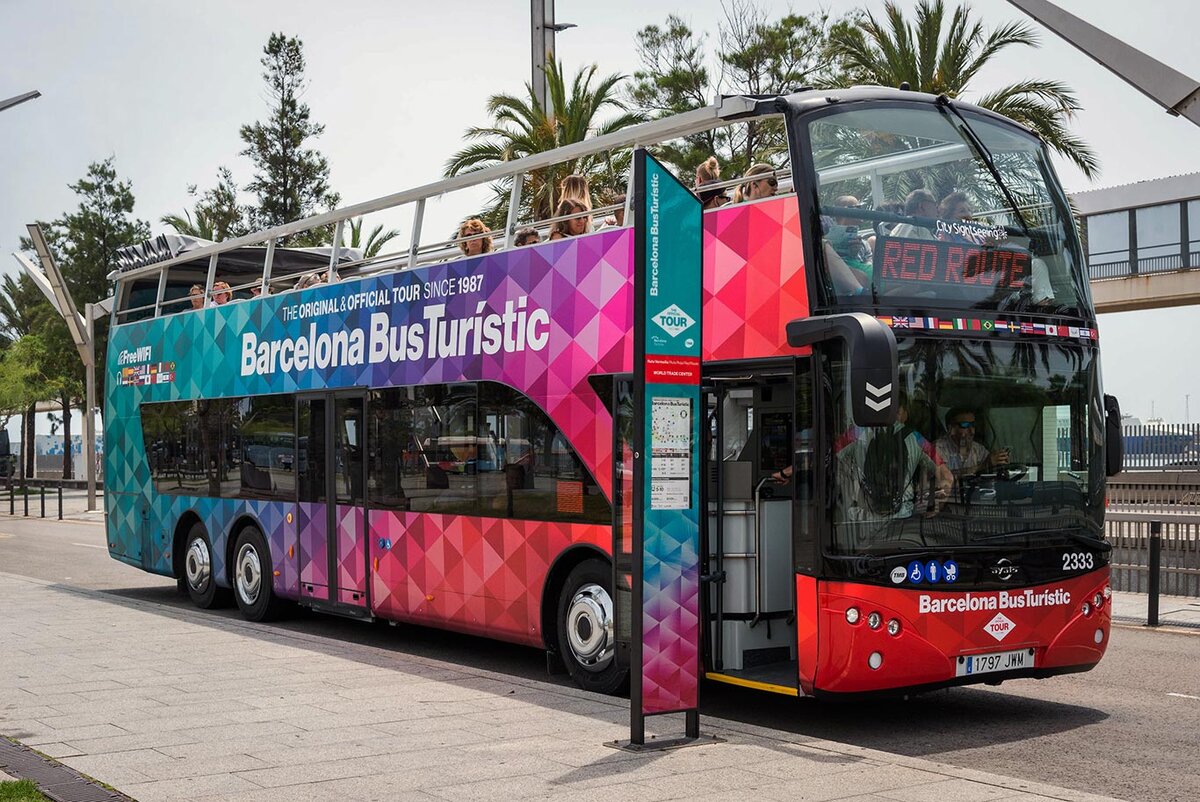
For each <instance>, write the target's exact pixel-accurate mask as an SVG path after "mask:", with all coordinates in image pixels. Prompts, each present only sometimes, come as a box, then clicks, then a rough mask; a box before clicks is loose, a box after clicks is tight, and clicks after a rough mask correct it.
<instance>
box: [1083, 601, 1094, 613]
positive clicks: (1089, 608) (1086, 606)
mask: <svg viewBox="0 0 1200 802" xmlns="http://www.w3.org/2000/svg"><path fill="white" fill-rule="evenodd" d="M1081 609H1082V610H1083V614H1084V615H1091V614H1092V605H1090V604H1088V603H1087V602H1084V603H1083V607H1082V608H1081Z"/></svg>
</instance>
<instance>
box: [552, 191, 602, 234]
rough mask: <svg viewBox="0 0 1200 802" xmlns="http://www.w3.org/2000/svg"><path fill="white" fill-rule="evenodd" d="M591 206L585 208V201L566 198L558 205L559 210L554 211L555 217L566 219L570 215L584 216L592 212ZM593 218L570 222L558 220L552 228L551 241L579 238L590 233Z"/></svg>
mask: <svg viewBox="0 0 1200 802" xmlns="http://www.w3.org/2000/svg"><path fill="white" fill-rule="evenodd" d="M591 210H592V209H591V207H590V206H585V205H584V203H583V201H580V200H577V199H575V198H564V199H563V201H562V202H561V203H559V204H558V208H557V209H555V210H554V216H555V217H565V216H567V215H570V214H582V213H584V212H590V211H591ZM591 219H592V218H591V217H590V216H585V217H574V218H572V219H570V220H556V221H555V222H554V224H553V225H552V226H550V239H552V240H557V239H566V238H567V237H578V236H580V235H582V234H586V233H587V232H588V228H590V226H591Z"/></svg>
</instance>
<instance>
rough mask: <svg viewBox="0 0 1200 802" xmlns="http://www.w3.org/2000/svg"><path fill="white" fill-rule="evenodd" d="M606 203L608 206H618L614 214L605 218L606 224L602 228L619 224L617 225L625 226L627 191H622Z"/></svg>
mask: <svg viewBox="0 0 1200 802" xmlns="http://www.w3.org/2000/svg"><path fill="white" fill-rule="evenodd" d="M606 205H607V206H616V207H617V208H615V209H613V213H612V214H610V215H609V216H608V217H606V218H604V225H603V226H601V228H608V227H610V226H617V227H621V226H624V225H625V193H624V192H622V193H621V194H619V195H616V196H614V197H613V199H612V200H611V201H610V202H609V203H608V204H606Z"/></svg>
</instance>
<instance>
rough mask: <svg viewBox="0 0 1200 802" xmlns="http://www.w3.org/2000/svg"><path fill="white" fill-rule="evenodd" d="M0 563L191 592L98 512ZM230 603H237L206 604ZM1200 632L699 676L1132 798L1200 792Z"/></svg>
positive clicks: (901, 741)
mask: <svg viewBox="0 0 1200 802" xmlns="http://www.w3.org/2000/svg"><path fill="white" fill-rule="evenodd" d="M0 571H4V572H7V573H14V574H21V575H25V576H32V577H37V578H39V579H44V580H49V581H55V582H61V583H63V584H65V585H70V586H73V587H79V588H88V589H93V590H100V591H103V592H105V593H110V594H113V595H115V596H121V597H129V598H137V599H140V600H143V601H149V602H152V603H154V604H158V605H162V606H163V607H165V608H170V607H180V606H186V605H188V604H189V602H188V601H187V599H186V597H184V596H180V595H179V594H178V593H177V592H176V589H175V583H174V582H173V581H171V580H167V579H164V578H162V577H156V576H152V575H150V574H145V573H142V572H140V571H138V570H136V569H134V568H131V567H129V566H126V565H123V564H121V563H118V562H116V561H114V560H112V559H110V558H109V557H108V555H107V552H106V551H105V548H104V541H103V529H102V527H101V526H100V525H99V524H97V523H90V522H89V523H82V522H73V521H66V522H62V523H59V522H53V521H39V520H32V519H23V518H15V519H14V518H9V517H8V516H6V515H0ZM210 614H211V615H215V616H236V615H237V613H236V610H222V611H215V612H212V613H210ZM277 626H279V627H281V628H284V629H289V630H298V631H304V632H307V633H311V634H318V635H323V636H328V637H332V638H337V639H341V640H344V641H348V642H354V643H362V644H368V645H371V646H375V647H380V648H384V649H392V650H395V651H397V652H403V653H406V654H419V655H424V656H427V657H431V658H435V659H439V660H445V661H448V662H451V663H470V664H473V665H479V666H481V667H483V668H486V669H488V670H492V671H500V672H505V673H509V674H513V675H519V676H523V677H531V678H537V679H548V680H549V681H551V682H559V683H564V684H565V683H567V682H569V680H568V679H567V678H566V677H564V676H561V675H558V676H552V677H547V675H546V668H545V660H544V657H543V655H542V653H541V652H539V651H536V650H534V649H529V648H525V647H519V646H513V645H509V644H504V643H497V642H494V641H488V640H484V639H480V638H473V637H469V636H465V635H458V634H454V633H446V632H440V631H437V630H433V629H428V628H424V627H414V626H403V625H402V626H398V627H388V626H380V625H367V624H362V623H357V622H352V621H347V620H342V619H338V618H333V617H327V616H320V615H316V614H313V613H308V612H307V611H302V610H298V611H297V612H296V614H295V615H294V616H293V617H291V618H289V619H288V620H285V621H283V622H280V623H279V624H277ZM1197 665H1200V633H1189V632H1169V631H1148V630H1143V629H1139V628H1131V627H1119V628H1116V629H1114V631H1113V634H1112V643H1111V645H1110V647H1109V650H1108V654H1107V656H1106V657H1105V659H1104V661H1103V662H1101V664H1100V665H1099V666H1098V667H1097V668H1096V669H1094V670H1093V671H1091V672H1088V673H1086V674H1074V675H1069V676H1064V677H1055V678H1053V679H1048V680H1041V681H1037V680H1020V681H1016V682H1010V683H1008V684H1005V685H1003V686H1000V687H996V688H989V687H972V688H955V689H949V690H943V691H938V692H935V693H931V694H926V695H922V696H917V697H915V698H913V699H910V700H899V699H897V700H890V701H888V700H884V701H873V702H871V703H869V704H865V703H860V704H828V703H818V702H813V701H811V700H803V699H801V700H792V699H788V698H786V697H780V696H774V695H771V694H762V693H756V692H753V691H748V690H743V689H739V688H734V687H730V686H726V685H721V684H718V683H708V684H706V685H705V686H704V688H703V697H702V699H703V701H702V705H703V713H704V714H707V715H714V716H719V717H722V718H728V719H735V720H740V721H747V722H752V723H755V724H760V725H763V726H767V727H773V728H776V729H781V730H787V731H790V732H795V733H798V734H801V735H810V736H814V737H820V738H828V739H831V740H835V741H841V742H843V743H851V744H856V745H860V746H865V747H869V748H872V749H880V750H883V751H887V752H892V753H898V754H905V755H912V756H917V757H921V758H925V759H930V760H936V761H940V762H944V763H949V764H953V765H957V766H963V767H968V768H973V769H981V770H984V771H989V772H995V773H997V774H1004V775H1007V776H1010V777H1019V778H1024V779H1029V780H1036V781H1039V782H1045V783H1050V784H1052V785H1057V786H1061V787H1066V788H1074V789H1078V790H1081V791H1088V792H1092V793H1099V794H1107V795H1111V796H1116V797H1121V798H1124V799H1130V800H1180V801H1182V800H1195V799H1200V761H1198V758H1200V672H1198V671H1197Z"/></svg>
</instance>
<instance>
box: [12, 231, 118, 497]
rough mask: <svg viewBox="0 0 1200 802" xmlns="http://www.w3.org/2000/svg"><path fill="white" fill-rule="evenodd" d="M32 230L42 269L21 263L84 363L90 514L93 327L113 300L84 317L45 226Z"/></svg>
mask: <svg viewBox="0 0 1200 802" xmlns="http://www.w3.org/2000/svg"><path fill="white" fill-rule="evenodd" d="M26 229H27V230H28V231H29V238H30V240H32V241H33V248H34V250H35V251H37V255H38V260H39V261H40V262H41V263H42V265H41V267H40V268H39V267H38V266H37V265H35V264H34V263H33V262H32V261H30V260H29V259H27V258H26V257H25V256H23V255H21V254H19V253H14V254H13V256H14V257H16V260H17V262H19V263H20V265H21V267H22V268H23V269H24V270H25V273H26V274H27V275H28V276H29V278H30V279H32V280H33V283H34V284H36V285H37V288H38V289H39V290H41V291H42V294H43V295H45V296H46V299H47V300H49V301H50V305H51V306H53V307H54V311H56V312H58V314H59V315H61V316H62V319H63V321H64V322H66V324H67V330H68V331H69V332H70V334H71V341H72V342H74V343H75V348H76V349H77V350H78V351H79V358H80V359H81V360H82V361H83V367H84V372H85V374H86V378H85V379H84V384H85V391H86V396H87V397H86V399H85V407H86V408H85V409H84V413H83V439H84V441H85V442H84V449H83V452H84V454H85V455H87V459H86V460H85V465H84V473H85V475H86V477H87V493H88V497H87V498H88V506H87V508H88V511H89V512H90V511H92V510H94V509H96V419H95V409H96V334H95V328H94V326H93V324H94V323H95V320H96V318H97V317H100V316H101V315H105V314H108V313H109V312H111V311H112V298H106V299H105V300H103V301H101V302H100V303H98V304H91V303H89V304H86V305H85V307H84V314H82V315H81V314H79V309H78V308H77V307H76V306H75V299H74V298H72V297H71V291H70V290H69V289H68V288H67V282H66V279H65V278H63V274H62V271H61V270H59V268H58V263H57V262H55V261H54V255H53V254H51V253H50V247H49V245H47V244H46V236H45V234H43V233H42V229H41V226H39V225H37V224H35V223H31V224H30V225H28V226H26ZM65 447H66V448H70V447H71V444H70V443H66V444H65Z"/></svg>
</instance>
